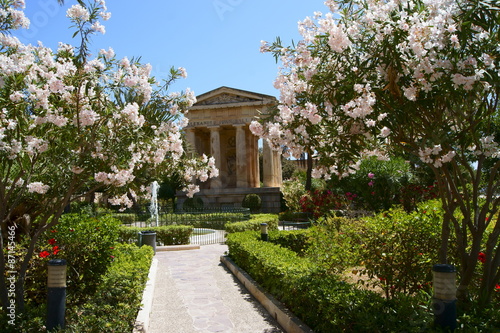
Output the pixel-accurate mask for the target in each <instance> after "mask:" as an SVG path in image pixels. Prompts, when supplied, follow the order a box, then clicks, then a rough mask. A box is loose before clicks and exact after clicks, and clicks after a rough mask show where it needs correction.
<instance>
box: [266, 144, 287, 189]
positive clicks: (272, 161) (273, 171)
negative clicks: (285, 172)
mask: <svg viewBox="0 0 500 333" xmlns="http://www.w3.org/2000/svg"><path fill="white" fill-rule="evenodd" d="M263 153H264V156H263V159H264V160H263V169H264V170H262V171H263V172H264V187H280V186H281V178H282V176H281V174H282V172H281V159H280V158H281V153H280V152H279V151H274V150H272V149H271V147H269V144H268V143H267V141H266V140H264V144H263Z"/></svg>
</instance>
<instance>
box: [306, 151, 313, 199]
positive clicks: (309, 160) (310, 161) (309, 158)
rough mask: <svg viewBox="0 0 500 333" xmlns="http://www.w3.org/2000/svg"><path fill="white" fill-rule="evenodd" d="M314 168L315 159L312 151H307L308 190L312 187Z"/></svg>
mask: <svg viewBox="0 0 500 333" xmlns="http://www.w3.org/2000/svg"><path fill="white" fill-rule="evenodd" d="M312 169H313V159H312V154H311V153H310V152H308V153H307V169H306V188H305V189H306V191H310V190H311V189H312Z"/></svg>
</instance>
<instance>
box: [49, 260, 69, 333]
mask: <svg viewBox="0 0 500 333" xmlns="http://www.w3.org/2000/svg"><path fill="white" fill-rule="evenodd" d="M66 267H67V266H66V260H64V259H52V260H50V261H49V263H48V267H47V269H48V274H47V287H48V293H47V330H48V331H50V330H52V329H54V328H57V327H59V328H64V314H65V311H66Z"/></svg>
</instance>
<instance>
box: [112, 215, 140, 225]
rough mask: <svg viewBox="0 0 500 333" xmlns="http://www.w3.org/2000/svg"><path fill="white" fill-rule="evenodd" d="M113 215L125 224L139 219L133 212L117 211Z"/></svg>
mask: <svg viewBox="0 0 500 333" xmlns="http://www.w3.org/2000/svg"><path fill="white" fill-rule="evenodd" d="M113 217H114V218H115V219H118V220H120V221H121V222H122V223H123V224H132V223H134V222H135V221H138V218H137V215H136V214H133V213H115V214H113Z"/></svg>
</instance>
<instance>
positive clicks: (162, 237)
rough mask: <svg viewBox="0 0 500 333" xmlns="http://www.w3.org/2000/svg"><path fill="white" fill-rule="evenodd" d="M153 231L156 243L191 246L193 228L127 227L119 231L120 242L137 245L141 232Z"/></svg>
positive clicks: (172, 226)
mask: <svg viewBox="0 0 500 333" xmlns="http://www.w3.org/2000/svg"><path fill="white" fill-rule="evenodd" d="M145 230H152V231H154V232H156V241H157V242H159V243H161V244H162V245H185V244H189V237H191V234H192V233H193V227H192V226H185V225H170V226H160V227H149V228H139V227H125V226H122V227H120V229H119V237H118V239H119V241H120V242H122V243H136V242H137V241H138V239H139V236H138V234H139V232H140V231H145Z"/></svg>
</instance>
